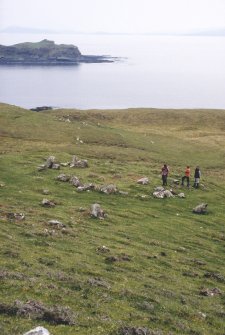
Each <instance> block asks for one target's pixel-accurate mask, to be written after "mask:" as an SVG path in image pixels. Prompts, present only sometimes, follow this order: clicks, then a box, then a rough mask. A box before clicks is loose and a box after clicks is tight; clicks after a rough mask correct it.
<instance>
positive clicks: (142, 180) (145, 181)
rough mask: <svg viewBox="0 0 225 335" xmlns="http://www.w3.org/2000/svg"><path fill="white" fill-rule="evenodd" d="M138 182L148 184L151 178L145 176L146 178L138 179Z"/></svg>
mask: <svg viewBox="0 0 225 335" xmlns="http://www.w3.org/2000/svg"><path fill="white" fill-rule="evenodd" d="M137 183H138V184H141V185H147V184H148V183H149V180H148V178H147V177H144V178H141V179H139V180H138V181H137Z"/></svg>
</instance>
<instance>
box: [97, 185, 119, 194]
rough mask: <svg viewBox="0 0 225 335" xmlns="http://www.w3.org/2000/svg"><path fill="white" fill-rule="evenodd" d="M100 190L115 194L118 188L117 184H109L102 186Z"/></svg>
mask: <svg viewBox="0 0 225 335" xmlns="http://www.w3.org/2000/svg"><path fill="white" fill-rule="evenodd" d="M100 192H103V193H105V194H113V193H117V192H118V190H117V187H116V185H113V184H109V185H104V186H101V187H100Z"/></svg>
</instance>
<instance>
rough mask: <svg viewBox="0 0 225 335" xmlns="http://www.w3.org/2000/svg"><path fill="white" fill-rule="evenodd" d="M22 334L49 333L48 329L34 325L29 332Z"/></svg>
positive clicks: (36, 334)
mask: <svg viewBox="0 0 225 335" xmlns="http://www.w3.org/2000/svg"><path fill="white" fill-rule="evenodd" d="M24 335H50V333H49V331H48V330H47V329H46V328H44V327H40V326H38V327H36V328H34V329H31V330H30V331H29V332H27V333H25V334H24Z"/></svg>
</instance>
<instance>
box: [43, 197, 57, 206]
mask: <svg viewBox="0 0 225 335" xmlns="http://www.w3.org/2000/svg"><path fill="white" fill-rule="evenodd" d="M41 205H42V206H43V207H55V202H54V201H52V200H48V199H43V200H42V202H41Z"/></svg>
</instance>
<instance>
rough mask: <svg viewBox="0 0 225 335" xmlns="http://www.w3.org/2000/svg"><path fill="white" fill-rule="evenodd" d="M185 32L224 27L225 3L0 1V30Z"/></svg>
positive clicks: (208, 0)
mask: <svg viewBox="0 0 225 335" xmlns="http://www.w3.org/2000/svg"><path fill="white" fill-rule="evenodd" d="M9 26H20V27H31V28H39V29H51V30H57V31H60V30H74V31H83V32H98V31H104V32H119V33H123V32H127V33H146V32H150V33H151V32H171V31H173V32H185V31H193V30H199V29H208V28H209V29H211V28H219V27H225V0H0V28H1V29H2V28H6V27H9Z"/></svg>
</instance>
